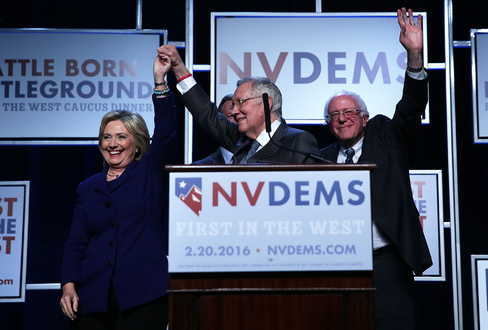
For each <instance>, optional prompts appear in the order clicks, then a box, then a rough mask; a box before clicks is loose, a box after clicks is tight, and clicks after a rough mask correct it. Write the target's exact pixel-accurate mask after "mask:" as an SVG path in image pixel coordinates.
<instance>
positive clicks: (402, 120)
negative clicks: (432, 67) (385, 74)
mask: <svg viewBox="0 0 488 330" xmlns="http://www.w3.org/2000/svg"><path fill="white" fill-rule="evenodd" d="M427 84H428V80H427V79H423V80H416V79H413V78H411V77H410V76H408V74H406V75H405V83H404V85H403V94H402V98H401V100H400V101H399V102H398V103H397V105H396V109H395V114H394V116H393V119H392V121H391V123H390V125H389V127H388V129H389V131H390V132H389V133H390V134H389V136H390V139H391V140H390V141H389V144H390V145H393V146H394V147H398V148H399V149H408V148H410V147H411V145H412V143H413V141H414V140H415V137H416V135H417V133H418V131H419V129H420V126H421V117H422V114H423V113H424V111H425V107H426V105H427V101H428V90H427ZM395 144H398V146H395Z"/></svg>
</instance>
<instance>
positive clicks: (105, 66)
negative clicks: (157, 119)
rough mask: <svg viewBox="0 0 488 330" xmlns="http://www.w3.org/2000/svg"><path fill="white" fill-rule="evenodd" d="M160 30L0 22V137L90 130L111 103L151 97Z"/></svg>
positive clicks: (140, 106) (138, 108)
mask: <svg viewBox="0 0 488 330" xmlns="http://www.w3.org/2000/svg"><path fill="white" fill-rule="evenodd" d="M166 39H167V35H166V31H164V30H159V31H154V30H143V31H130V30H123V31H122V30H121V31H118V30H95V31H87V30H0V44H1V45H2V52H1V53H0V95H1V96H0V99H1V102H0V138H3V139H9V138H11V139H18V138H23V139H25V138H27V139H29V138H31V139H43V138H50V139H53V138H55V139H64V138H70V139H76V138H82V139H86V138H92V139H94V138H96V137H97V135H98V127H99V126H100V120H101V118H102V117H103V115H104V114H106V113H107V112H109V111H111V110H119V109H126V110H130V111H133V112H137V113H139V114H141V115H142V116H143V117H144V119H145V120H146V123H147V125H148V127H149V129H150V132H152V131H153V128H154V119H153V118H154V112H153V105H152V100H151V95H152V89H153V77H152V66H153V62H154V59H155V58H156V54H157V53H156V48H157V47H158V46H159V45H160V44H161V43H163V42H166Z"/></svg>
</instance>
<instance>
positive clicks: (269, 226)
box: [169, 171, 372, 273]
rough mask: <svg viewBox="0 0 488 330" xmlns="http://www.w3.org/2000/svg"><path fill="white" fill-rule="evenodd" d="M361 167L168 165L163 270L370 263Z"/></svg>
mask: <svg viewBox="0 0 488 330" xmlns="http://www.w3.org/2000/svg"><path fill="white" fill-rule="evenodd" d="M369 175H370V173H369V171H297V172H289V171H275V172H234V171H232V172H231V171H229V172H219V173H215V172H210V173H209V172H191V173H190V172H188V173H170V212H169V216H170V217H169V218H170V224H169V271H170V272H172V273H186V272H247V271H259V272H271V271H342V270H371V269H372V248H371V246H372V245H371V244H372V242H371V206H370V204H371V201H370V184H369Z"/></svg>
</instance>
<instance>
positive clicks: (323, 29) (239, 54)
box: [211, 13, 429, 123]
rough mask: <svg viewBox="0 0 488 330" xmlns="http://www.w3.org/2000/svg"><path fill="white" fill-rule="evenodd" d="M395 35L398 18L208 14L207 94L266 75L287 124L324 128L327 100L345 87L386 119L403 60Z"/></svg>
mask: <svg viewBox="0 0 488 330" xmlns="http://www.w3.org/2000/svg"><path fill="white" fill-rule="evenodd" d="M421 14H422V15H423V18H424V24H423V28H424V40H425V42H424V62H425V63H426V64H427V63H428V58H427V44H428V43H427V17H426V14H425V13H421ZM399 34H400V28H399V26H398V21H397V16H396V13H347V14H344V13H342V14H340V13H337V14H310V13H309V14H303V13H301V14H297V13H295V14H285V13H212V45H211V50H212V54H211V55H212V56H211V68H212V83H211V86H212V88H214V90H212V91H211V95H212V97H214V99H215V100H216V101H217V102H218V101H219V100H220V99H221V98H222V97H223V96H224V95H226V94H228V93H233V92H234V90H235V87H236V81H237V80H238V79H241V78H244V77H249V76H266V77H268V78H269V79H270V80H272V81H274V82H275V83H276V84H277V86H278V87H279V88H280V90H281V92H282V93H283V117H284V118H285V119H286V120H287V121H288V122H289V123H322V122H323V120H324V117H323V112H324V105H325V102H326V101H327V99H328V98H329V97H330V96H331V95H332V94H333V93H334V92H336V91H339V90H343V89H345V90H350V91H353V92H356V93H358V94H359V95H361V96H362V97H363V98H364V101H365V102H366V104H367V105H368V109H369V111H370V113H371V115H372V116H374V115H376V114H378V113H381V114H384V115H387V116H389V117H390V118H391V116H392V115H393V112H394V110H395V104H396V103H397V102H398V101H399V100H400V98H401V94H402V89H403V80H404V75H405V68H406V63H407V53H406V51H405V49H404V48H403V46H402V45H401V44H400V42H399V41H398V38H399ZM428 113H429V112H428V107H427V111H426V117H425V118H424V123H428V119H429V118H428Z"/></svg>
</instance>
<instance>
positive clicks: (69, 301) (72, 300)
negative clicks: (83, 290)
mask: <svg viewBox="0 0 488 330" xmlns="http://www.w3.org/2000/svg"><path fill="white" fill-rule="evenodd" d="M78 301H79V298H78V294H76V290H75V284H74V283H73V282H68V283H66V284H65V285H63V296H62V297H61V301H60V304H61V310H62V311H63V313H64V315H65V316H66V317H67V318H70V319H71V320H72V321H73V320H74V319H75V318H76V314H75V313H77V312H78Z"/></svg>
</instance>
